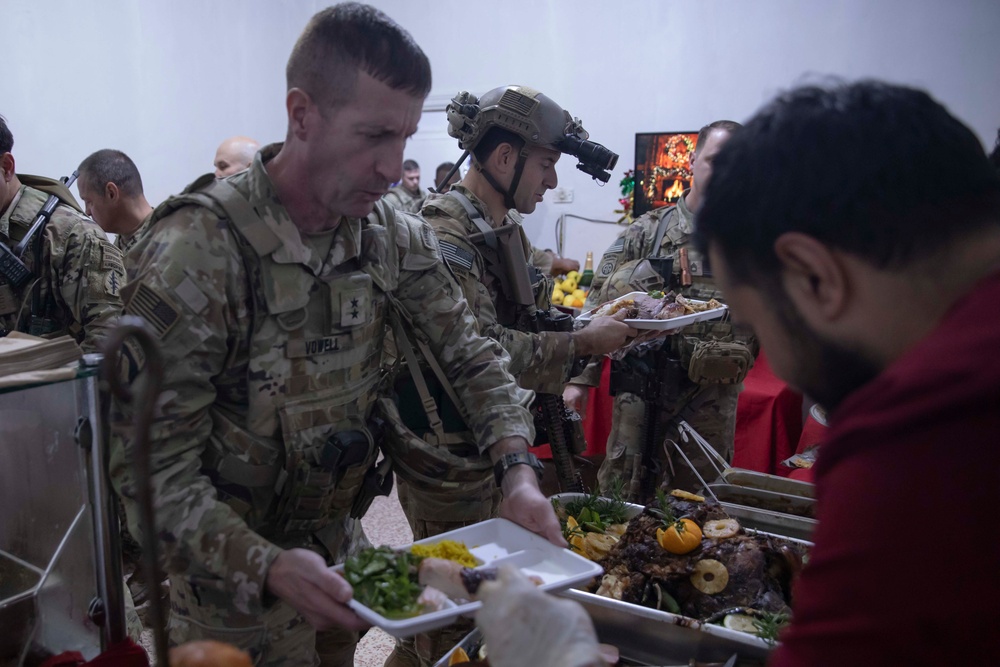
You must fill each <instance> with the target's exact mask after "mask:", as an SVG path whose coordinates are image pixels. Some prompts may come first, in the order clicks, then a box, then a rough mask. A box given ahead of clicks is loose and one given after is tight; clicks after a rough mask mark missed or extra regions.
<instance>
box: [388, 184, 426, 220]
mask: <svg viewBox="0 0 1000 667" xmlns="http://www.w3.org/2000/svg"><path fill="white" fill-rule="evenodd" d="M426 199H427V193H426V192H424V191H423V190H419V191H418V194H417V195H416V196H414V195H413V194H411V193H410V191H409V190H407V189H406V188H404V187H403V186H402V185H397V186H396V187H394V188H389V191H388V192H386V193H385V195H383V197H382V201H384V202H385V203H386V204H388V205H389V206H391V207H393V208H395V209H398V210H400V211H406V212H407V213H420V207H421V206H423V205H424V200H426Z"/></svg>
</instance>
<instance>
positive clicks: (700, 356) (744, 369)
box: [668, 322, 759, 385]
mask: <svg viewBox="0 0 1000 667" xmlns="http://www.w3.org/2000/svg"><path fill="white" fill-rule="evenodd" d="M668 342H669V346H670V349H671V352H672V354H674V355H676V356H677V358H679V359H680V361H681V364H682V366H683V367H684V368H685V369H686V370H687V376H688V378H689V379H690V380H691V381H692V382H694V383H696V384H699V385H710V384H739V383H740V382H743V380H744V379H745V378H746V376H747V373H749V372H750V369H751V368H753V362H754V359H755V358H756V357H757V352H758V351H759V346H758V344H757V340H756V338H754V337H753V336H752V335H750V334H749V333H745V332H743V331H741V330H740V329H739V328H738V327H735V326H733V325H732V324H731V323H729V322H703V323H700V324H694V325H691V326H689V327H685V328H684V329H683V330H681V331H680V332H679V333H678V334H677V335H674V336H671V337H670V338H669V339H668Z"/></svg>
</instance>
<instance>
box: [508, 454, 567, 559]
mask: <svg viewBox="0 0 1000 667" xmlns="http://www.w3.org/2000/svg"><path fill="white" fill-rule="evenodd" d="M502 491H503V502H502V503H500V516H502V517H503V518H505V519H510V520H511V521H513V522H514V523H516V524H518V525H521V526H524V527H525V528H527V529H528V530H530V531H531V532H533V533H538V534H539V535H541V536H542V537H544V538H545V539H547V540H548V541H549V542H552V544H555V545H556V546H560V547H565V546H567V544H566V540H564V539H563V536H562V529H561V528H560V527H559V519H558V518H557V517H556V513H555V510H554V509H552V503H551V502H549V499H548V498H546V497H545V496H544V495H542V491H541V489H539V488H538V478H537V477H536V476H535V471H534V470H532V469H531V468H529V467H528V466H524V465H519V466H513V467H512V468H510V469H509V470H508V471H507V474H505V475H504V477H503V485H502Z"/></svg>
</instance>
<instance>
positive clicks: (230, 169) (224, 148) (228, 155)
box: [214, 137, 260, 178]
mask: <svg viewBox="0 0 1000 667" xmlns="http://www.w3.org/2000/svg"><path fill="white" fill-rule="evenodd" d="M259 148H260V144H259V143H257V141H256V140H254V139H251V138H250V137H229V138H228V139H226V140H225V141H223V142H222V143H221V144H219V148H218V150H216V151H215V162H214V164H215V177H216V178H225V177H226V176H232V175H233V174H235V173H237V172H240V171H243V170H244V169H246V168H248V167H249V166H250V163H251V162H253V156H254V153H256V152H257V150H258V149H259Z"/></svg>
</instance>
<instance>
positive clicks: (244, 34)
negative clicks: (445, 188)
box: [0, 0, 1000, 260]
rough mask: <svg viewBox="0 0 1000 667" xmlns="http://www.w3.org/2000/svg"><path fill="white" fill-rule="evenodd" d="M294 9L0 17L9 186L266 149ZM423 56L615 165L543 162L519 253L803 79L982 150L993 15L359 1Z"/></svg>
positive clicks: (261, 6) (732, 3)
mask: <svg viewBox="0 0 1000 667" xmlns="http://www.w3.org/2000/svg"><path fill="white" fill-rule="evenodd" d="M325 4H326V3H321V2H315V1H313V0H308V1H307V0H295V1H292V0H211V1H210V0H198V1H196V0H171V1H167V0H133V1H129V0H34V2H30V3H29V2H24V1H23V0H0V34H2V35H3V41H4V47H5V48H4V56H3V58H2V59H0V67H2V71H3V74H2V75H0V113H2V114H4V115H5V116H6V117H7V119H8V122H9V123H10V125H11V127H12V129H13V131H14V134H15V140H16V146H15V151H14V154H15V156H16V157H17V160H18V166H19V170H22V171H27V172H34V173H44V174H49V175H61V174H65V173H68V172H69V171H72V169H73V168H74V167H75V166H76V165H77V164H79V162H80V160H82V159H83V157H85V156H86V155H87V154H89V153H90V152H92V151H94V150H97V149H99V148H107V147H113V148H119V149H121V150H124V151H125V152H126V153H128V154H129V155H130V156H131V157H132V158H133V159H134V160H135V161H136V163H137V164H138V165H139V168H140V170H141V172H142V174H143V180H144V181H145V184H146V190H147V193H148V194H149V196H150V199H151V200H152V201H154V202H155V201H158V200H160V199H162V198H163V197H165V196H166V195H168V194H170V193H172V192H175V191H177V190H179V189H180V188H181V187H183V186H184V185H185V184H186V183H188V182H189V181H191V180H193V179H194V177H196V176H197V175H199V174H201V173H204V172H206V171H209V170H210V169H211V161H212V157H213V155H214V150H215V147H216V145H217V144H218V143H219V141H221V140H222V139H223V138H225V137H227V136H229V135H232V134H248V135H250V136H254V137H256V138H258V139H260V140H261V141H274V140H280V139H281V138H282V137H283V135H284V129H285V119H284V107H283V92H284V64H285V60H286V59H287V57H288V53H289V51H290V49H291V46H292V44H293V42H294V40H295V38H296V36H297V35H298V33H299V32H300V31H301V29H302V27H303V26H304V25H305V23H306V21H307V20H308V18H309V16H311V15H312V13H313V12H315V11H316V10H317V9H319V8H321V7H322V6H324V5H325ZM374 4H376V5H377V6H379V7H381V8H382V9H384V10H385V11H386V12H388V13H389V14H390V15H391V16H393V17H394V18H395V19H396V20H398V21H399V22H400V23H401V24H403V25H404V26H405V27H407V28H408V29H409V30H410V31H411V32H412V33H413V35H414V37H415V38H416V39H417V41H418V42H419V43H420V44H421V45H422V46H423V48H424V49H425V50H426V52H427V54H428V55H429V57H430V59H431V63H432V65H433V68H434V80H435V83H434V91H433V93H432V98H431V99H432V100H433V101H438V100H441V99H447V98H448V97H450V96H451V95H453V94H454V93H455V92H457V91H458V90H463V89H464V90H470V91H473V92H477V93H482V92H484V91H485V90H487V89H489V88H493V87H495V86H498V85H504V84H507V83H524V84H528V85H531V86H534V87H536V88H538V89H540V90H542V91H543V92H545V93H546V94H548V95H549V96H550V97H552V98H553V99H555V100H556V101H558V102H559V103H561V104H562V105H563V106H565V107H566V108H567V109H569V110H570V111H571V112H572V113H573V114H574V115H577V116H580V117H581V118H582V119H583V121H584V124H585V126H586V127H587V128H588V129H589V130H590V132H591V135H592V138H593V139H594V140H596V141H599V142H601V143H604V144H605V145H607V146H608V147H610V148H612V149H613V150H615V151H617V152H618V153H620V154H621V160H620V161H619V168H618V169H617V170H616V173H615V174H614V177H613V178H612V181H611V182H610V183H609V184H608V185H607V186H605V187H603V188H601V187H598V186H597V184H596V183H594V182H593V181H592V180H590V178H589V177H587V176H585V175H584V174H582V173H580V172H577V171H576V170H575V169H574V164H575V163H572V162H571V161H570V159H568V158H567V159H566V160H565V161H564V162H562V163H560V178H561V181H562V184H563V185H566V186H568V187H571V188H573V190H574V193H575V201H574V202H573V203H572V204H552V203H543V204H542V205H540V206H539V207H538V209H537V211H536V213H535V214H533V215H532V216H530V217H529V219H528V223H527V224H528V230H529V234H530V235H531V236H532V238H533V240H534V241H535V242H536V243H537V244H538V245H542V246H547V247H551V246H553V245H554V243H555V241H554V229H555V222H556V219H557V218H558V216H559V215H560V213H563V212H567V213H573V214H577V215H582V216H587V217H595V218H602V219H613V218H616V217H617V216H616V215H614V214H613V213H612V211H613V210H614V209H615V208H617V199H618V196H619V194H618V188H617V182H618V180H619V179H620V178H621V174H622V173H623V172H624V170H625V169H627V168H630V167H631V165H632V163H633V160H634V156H633V143H634V134H635V133H636V132H648V131H661V130H678V129H680V130H687V129H693V128H697V127H699V126H701V125H703V124H704V123H706V122H708V121H711V120H716V119H719V118H732V119H735V120H743V119H746V118H747V117H748V116H750V115H751V114H752V113H753V111H754V109H755V108H757V107H758V106H759V105H760V104H761V103H762V102H764V101H766V100H767V99H768V98H769V97H770V96H772V95H773V94H774V93H776V92H777V91H779V90H782V89H784V88H787V87H789V86H790V85H792V84H794V83H795V82H796V81H801V80H802V77H804V76H817V75H830V74H832V75H837V76H841V77H846V78H849V79H854V78H859V77H879V78H885V79H889V80H892V81H897V82H902V83H906V84H911V85H915V86H920V87H922V88H925V89H927V90H929V91H930V92H931V93H932V94H933V95H934V96H936V97H937V98H938V99H939V100H941V101H942V102H944V103H945V104H946V105H947V106H948V107H949V108H950V109H951V110H952V111H953V112H954V113H955V114H956V115H958V116H959V117H960V118H962V119H963V120H964V121H965V122H966V123H968V124H969V125H970V126H971V127H972V128H973V129H974V130H975V131H976V132H977V133H978V134H979V136H980V137H981V138H982V139H983V141H984V142H987V143H988V145H990V146H992V142H993V139H994V137H995V136H996V129H997V126H998V125H1000V2H998V1H997V0H950V1H949V2H940V1H939V0H934V1H932V0H840V1H834V0H753V1H748V0H617V1H614V2H611V1H605V0H576V1H573V0H504V2H497V1H496V0H435V1H433V2H432V1H430V0H376V1H375V2H374ZM453 146H454V144H453V141H452V140H450V139H449V138H448V137H447V135H446V134H445V132H444V117H443V114H442V113H440V112H438V113H428V114H427V115H425V117H424V119H423V122H422V123H421V129H420V132H419V133H418V135H417V136H416V137H415V138H414V140H413V142H412V144H411V147H410V150H409V151H408V153H409V155H408V157H413V158H415V159H417V160H418V161H419V162H420V163H421V166H422V168H423V180H424V183H423V185H424V186H425V187H426V186H427V185H430V184H431V183H430V182H431V179H432V178H433V170H434V167H435V166H436V165H437V164H438V163H439V162H441V161H444V160H454V159H455V158H457V156H458V153H459V151H458V150H457V147H454V148H453ZM618 231H619V228H617V227H614V226H611V225H598V224H591V223H586V222H579V221H571V222H570V223H569V229H568V232H567V238H566V253H565V254H567V255H568V256H571V257H576V258H578V259H581V260H582V258H583V256H584V254H585V253H586V252H587V251H588V250H593V251H594V253H595V254H596V255H599V254H600V253H601V252H602V251H603V250H604V248H605V247H606V246H607V245H608V244H609V243H610V242H611V240H612V239H613V237H614V236H615V235H616V234H617V232H618Z"/></svg>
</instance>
